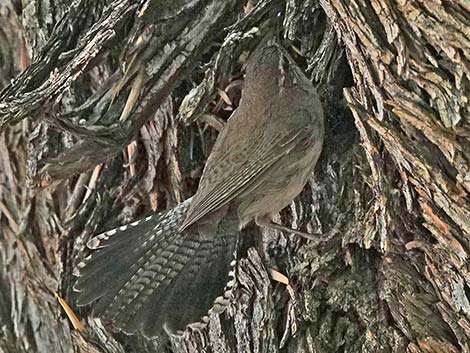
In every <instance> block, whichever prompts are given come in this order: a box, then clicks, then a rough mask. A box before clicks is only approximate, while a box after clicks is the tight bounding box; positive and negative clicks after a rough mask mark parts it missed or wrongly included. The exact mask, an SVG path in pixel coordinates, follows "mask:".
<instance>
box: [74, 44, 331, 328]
mask: <svg viewBox="0 0 470 353" xmlns="http://www.w3.org/2000/svg"><path fill="white" fill-rule="evenodd" d="M323 120H324V119H323V112H322V108H321V103H320V99H319V97H318V95H317V93H316V90H315V89H314V88H313V86H312V84H311V83H310V82H309V81H308V79H307V78H306V77H305V76H304V75H303V74H302V73H301V72H300V70H299V69H298V68H297V66H295V64H294V63H292V62H291V61H290V60H287V59H286V57H285V56H284V55H283V54H282V50H280V48H278V47H276V46H269V47H264V48H259V49H257V50H256V51H255V53H254V54H253V55H252V57H251V58H250V59H249V62H248V64H247V70H246V79H245V85H244V89H243V93H242V98H241V101H240V105H239V107H238V108H237V109H236V111H235V112H234V113H233V115H232V117H231V118H230V119H229V120H228V122H227V124H226V126H225V128H224V129H223V131H222V132H221V133H220V135H219V137H218V139H217V141H216V143H215V145H214V147H213V149H212V152H211V154H210V156H209V158H208V161H207V164H206V167H205V169H204V172H203V175H202V178H201V181H200V185H199V188H198V190H197V192H196V194H195V196H194V197H193V198H192V199H190V200H187V201H185V202H184V203H182V204H180V205H178V206H176V207H175V208H174V209H172V210H169V211H167V212H163V213H161V214H158V215H155V216H150V217H147V218H145V219H143V220H141V221H137V222H134V223H131V224H130V225H126V226H122V227H120V228H117V229H114V230H111V231H108V232H105V233H103V234H100V235H98V236H96V237H95V238H93V239H91V240H90V242H89V247H90V248H92V249H96V251H95V252H93V253H92V255H91V256H90V257H89V259H87V260H85V261H84V262H83V263H82V264H79V266H78V268H79V272H80V273H79V274H78V275H79V276H80V277H79V279H78V280H77V282H76V285H75V288H76V289H77V290H78V291H79V292H80V294H79V297H78V301H77V303H78V304H79V305H85V304H89V303H91V302H93V301H95V300H98V302H97V303H96V305H95V314H98V315H103V316H106V317H108V318H110V319H112V320H114V322H115V326H117V327H119V328H121V329H122V330H123V331H124V332H127V333H132V332H135V331H136V330H139V331H142V332H143V333H144V334H145V335H147V336H150V337H152V336H156V335H159V334H160V333H161V332H162V331H163V329H164V328H166V329H168V330H178V329H183V328H184V326H186V324H188V323H190V322H193V321H195V320H198V319H200V318H201V316H203V315H204V313H206V312H207V311H208V310H209V308H210V307H211V305H213V307H212V309H211V310H219V309H221V308H223V305H224V304H225V303H226V299H227V296H228V295H229V294H230V288H231V286H232V284H233V275H234V273H233V272H232V271H230V272H229V270H230V267H233V266H234V263H233V261H232V263H231V262H230V261H231V259H232V258H233V249H234V248H235V246H236V242H237V239H238V235H239V228H241V227H243V226H244V225H245V224H246V223H247V222H250V221H251V220H253V219H254V220H255V221H256V222H257V223H258V224H261V225H268V226H273V225H272V224H271V223H270V217H271V215H272V214H274V213H277V212H278V211H280V210H281V209H282V208H283V207H285V206H287V205H288V204H289V203H290V202H291V201H292V200H293V199H294V197H295V196H296V195H297V194H299V192H300V191H301V190H302V188H303V187H304V185H305V183H306V182H307V179H308V177H309V176H310V174H311V172H312V170H313V168H314V166H315V163H316V161H317V159H318V157H319V155H320V151H321V147H322V143H323V135H324V129H323V123H324V121H323ZM275 227H280V229H283V230H285V229H286V228H283V227H282V226H279V225H277V226H275ZM287 230H288V231H291V230H289V229H287ZM227 282H228V283H227ZM222 294H223V295H222ZM220 295H222V296H220ZM217 296H220V297H217ZM216 297H217V298H216ZM202 320H203V321H207V318H203V319H202Z"/></svg>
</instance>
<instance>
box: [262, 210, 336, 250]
mask: <svg viewBox="0 0 470 353" xmlns="http://www.w3.org/2000/svg"><path fill="white" fill-rule="evenodd" d="M255 222H256V224H257V225H258V226H261V227H267V228H271V229H276V230H279V231H281V232H286V233H291V234H295V235H299V236H301V237H303V238H305V239H308V240H312V241H315V242H317V243H319V244H320V243H324V242H326V241H328V240H330V239H331V238H332V237H333V236H334V232H328V233H323V234H322V233H306V232H301V231H299V230H295V229H292V228H289V227H286V226H283V225H281V224H277V223H274V222H273V221H271V220H270V219H269V218H268V217H267V216H264V217H257V218H256V220H255Z"/></svg>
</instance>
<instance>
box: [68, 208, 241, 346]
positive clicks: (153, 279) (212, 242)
mask: <svg viewBox="0 0 470 353" xmlns="http://www.w3.org/2000/svg"><path fill="white" fill-rule="evenodd" d="M190 202H191V200H187V201H185V202H183V203H182V204H180V205H178V206H176V207H175V208H173V209H172V210H170V211H167V212H163V213H160V214H157V215H154V216H150V217H147V218H144V219H142V220H140V221H137V222H134V223H131V224H129V225H126V226H122V227H119V228H116V229H114V230H111V231H108V232H105V233H103V234H100V235H98V236H96V237H94V238H93V239H91V240H90V241H89V243H88V246H89V247H90V248H91V249H95V251H94V252H92V254H91V255H90V256H89V257H88V258H87V259H85V261H84V262H83V263H80V264H79V265H78V267H77V268H78V271H77V273H76V275H77V276H78V279H77V281H76V283H75V286H74V289H75V290H76V291H77V292H78V298H77V305H88V304H91V303H93V302H95V301H97V302H96V304H95V305H94V313H95V314H96V315H98V316H104V317H106V318H109V319H111V320H113V321H114V325H115V326H116V327H118V328H119V329H121V330H122V331H124V332H126V333H134V332H135V331H141V332H142V333H143V334H144V335H146V336H148V337H154V336H158V335H160V334H161V333H162V332H163V330H164V329H167V330H168V329H169V330H173V331H176V330H183V329H184V328H185V326H186V325H187V324H190V323H193V322H197V321H199V320H201V318H204V316H205V315H207V312H208V311H209V310H219V311H220V309H221V308H222V307H223V306H224V304H226V301H227V300H226V299H227V297H228V296H229V290H230V287H231V285H232V284H233V275H234V272H233V270H232V268H233V266H234V261H232V260H233V259H234V252H235V249H236V245H237V241H238V234H239V231H238V224H237V222H236V219H235V218H230V217H226V218H224V219H223V220H222V221H221V222H220V224H219V226H218V228H217V231H216V233H215V234H200V233H199V232H197V231H193V232H192V231H190V230H186V231H184V232H182V233H180V232H179V231H178V227H179V226H180V225H181V224H182V222H183V221H184V218H185V215H186V212H187V210H188V208H189V204H190ZM228 282H229V283H228ZM227 283H228V285H227ZM211 307H212V309H211ZM204 320H205V318H204ZM204 320H203V321H204Z"/></svg>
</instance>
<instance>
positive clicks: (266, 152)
mask: <svg viewBox="0 0 470 353" xmlns="http://www.w3.org/2000/svg"><path fill="white" fill-rule="evenodd" d="M284 55H288V54H284ZM284 55H283V54H281V48H280V47H277V46H269V47H264V48H259V49H257V50H256V51H255V53H254V55H253V56H252V57H251V58H250V60H249V62H248V65H247V70H246V80H245V86H244V89H243V95H242V99H241V101H240V106H239V107H238V108H237V109H236V110H235V112H234V113H233V115H232V116H231V117H230V119H229V120H228V122H227V124H226V126H225V128H224V130H223V131H222V132H221V133H220V135H219V137H218V138H217V141H216V143H215V145H214V147H213V149H212V152H211V154H210V156H209V158H208V160H207V163H206V166H205V168H204V172H203V175H202V177H201V181H200V183H199V187H198V190H197V192H196V195H194V197H193V199H192V202H191V205H190V207H189V210H188V214H187V215H186V218H185V220H184V222H183V224H182V225H181V227H180V231H183V230H184V229H186V228H188V227H190V226H191V225H193V224H195V225H196V226H198V223H197V222H198V221H199V220H201V219H204V218H206V220H205V222H204V225H205V228H207V225H208V224H209V225H213V226H216V224H217V221H218V219H220V218H221V217H223V215H224V212H223V210H224V208H225V209H227V208H228V207H233V206H234V205H235V206H236V207H237V209H238V216H239V219H240V227H243V226H244V225H245V224H246V223H248V222H250V221H251V220H253V219H254V220H255V221H256V223H257V224H258V225H264V226H271V225H272V223H271V220H270V218H271V215H273V214H276V213H278V212H279V211H280V210H281V209H283V208H284V207H286V206H287V205H288V204H289V203H290V202H291V201H292V200H293V199H294V198H295V197H296V196H297V195H298V194H299V193H300V191H302V189H303V187H304V186H305V184H306V182H307V180H308V177H309V176H310V175H311V173H312V171H313V168H314V166H315V164H316V162H317V160H318V157H319V155H320V152H321V149H322V145H323V136H324V117H323V110H322V106H321V102H320V98H319V96H318V94H317V92H316V90H315V88H314V87H313V86H312V83H311V82H310V81H309V80H308V79H307V78H306V77H305V75H304V74H303V73H302V72H301V71H300V70H299V69H298V67H297V66H295V64H294V63H293V62H292V60H291V59H290V58H289V59H290V60H288V59H287V58H286V57H285V56H284ZM278 228H281V229H283V230H289V231H290V232H294V233H300V234H301V235H304V233H301V232H297V231H293V230H290V229H288V228H284V227H278Z"/></svg>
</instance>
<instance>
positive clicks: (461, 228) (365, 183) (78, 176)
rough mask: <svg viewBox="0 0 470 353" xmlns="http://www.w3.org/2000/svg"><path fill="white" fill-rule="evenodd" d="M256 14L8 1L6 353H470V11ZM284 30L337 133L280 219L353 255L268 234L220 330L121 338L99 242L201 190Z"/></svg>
mask: <svg viewBox="0 0 470 353" xmlns="http://www.w3.org/2000/svg"><path fill="white" fill-rule="evenodd" d="M256 3H257V4H256ZM244 5H245V4H244V1H239V0H223V1H222V0H175V1H173V2H171V1H159V0H149V1H144V0H141V1H138V0H99V1H96V0H75V1H74V2H73V3H72V4H70V1H65V0H31V1H26V2H25V1H22V2H21V1H18V0H4V1H3V2H2V3H1V4H0V24H1V26H0V89H2V92H0V129H1V130H2V133H1V135H0V166H1V167H0V168H1V169H0V270H1V272H0V276H1V281H0V322H1V325H0V331H1V333H0V353H4V352H5V353H6V352H8V353H14V352H27V351H28V352H40V353H42V352H44V353H45V352H162V351H165V349H167V350H168V351H172V352H173V351H174V352H217V353H218V352H289V353H291V352H298V353H303V352H312V353H313V352H325V353H326V352H328V353H329V352H410V353H431V352H432V353H437V352H467V353H470V343H469V342H470V266H469V263H470V262H469V256H470V207H469V205H470V203H469V192H470V172H469V165H470V164H469V160H470V145H469V137H470V134H469V130H468V128H469V125H470V124H469V117H470V102H469V97H470V95H469V92H470V89H469V88H470V40H469V38H470V5H469V3H468V2H466V1H463V0H461V1H450V0H441V1H437V0H433V1H430V0H413V1H411V0H410V1H404V0H395V1H362V0H348V1H342V0H321V1H319V0H285V1H282V0H271V1H269V0H260V1H251V2H250V5H249V6H248V7H246V8H245V9H244V7H243V6H244ZM255 5H256V6H255ZM244 12H245V13H247V14H246V15H244ZM279 14H280V15H279ZM270 28H276V29H279V30H282V33H283V36H284V37H286V38H288V39H290V40H291V41H292V43H293V44H294V45H295V46H296V47H297V48H298V49H299V50H300V52H302V54H303V56H304V57H305V60H304V64H305V65H304V66H303V68H304V69H305V70H306V72H307V74H308V75H309V76H310V77H311V78H312V81H313V82H314V83H315V84H316V85H317V87H318V89H319V92H320V93H321V96H322V100H323V104H324V110H325V113H326V118H327V136H326V140H325V145H324V149H323V152H322V157H321V160H320V162H319V165H318V166H317V168H316V171H315V176H313V177H312V179H311V180H310V182H309V183H308V185H307V187H306V188H305V189H304V191H303V192H302V194H301V195H300V196H299V197H297V198H296V200H295V201H294V202H293V203H292V204H291V206H290V207H288V208H287V209H285V210H283V211H282V212H281V214H280V216H279V217H280V218H279V220H278V221H281V222H282V223H283V224H290V225H291V226H292V227H294V228H299V229H301V230H304V231H308V232H329V231H332V230H334V231H335V232H334V234H335V236H334V238H333V239H332V240H330V241H327V242H325V243H324V244H322V245H321V246H320V247H318V246H317V247H316V246H313V245H312V244H311V243H310V242H308V241H305V240H303V239H299V238H297V237H295V236H291V235H286V234H281V233H276V232H273V231H266V230H264V229H261V230H260V229H258V228H256V227H254V226H251V227H248V228H247V229H245V230H244V231H243V233H244V237H243V238H244V239H245V240H246V241H245V242H244V243H245V244H244V247H243V249H242V250H241V253H240V254H241V255H240V260H239V262H238V265H237V285H236V289H235V292H234V295H233V298H232V302H231V304H230V305H229V307H228V308H227V310H226V311H225V312H224V313H222V314H219V315H215V314H214V315H212V316H211V317H210V324H209V326H208V327H207V328H205V329H203V330H193V329H187V330H186V331H185V333H184V334H183V336H182V338H176V337H170V341H169V342H164V341H162V340H153V341H152V340H147V339H145V338H144V337H142V336H139V335H135V336H125V335H123V334H121V333H119V332H114V331H113V330H112V326H111V325H108V324H107V323H106V322H102V321H101V320H99V319H97V318H94V317H93V316H91V315H90V313H91V310H90V308H84V309H83V308H77V307H75V305H74V294H73V291H72V285H73V282H74V277H73V274H72V272H73V268H74V267H75V266H76V265H77V263H78V262H79V261H80V260H81V259H83V257H84V256H86V255H87V254H88V252H89V250H88V249H87V248H86V246H85V245H84V244H85V243H86V241H87V240H88V239H89V238H90V237H91V236H92V235H93V234H96V233H99V232H100V231H104V230H107V229H111V228H113V227H116V226H119V225H121V224H125V223H127V222H130V221H132V220H135V219H137V218H141V217H143V216H145V215H147V214H150V213H153V212H156V211H160V210H164V209H167V208H170V207H172V206H174V205H176V204H178V203H179V202H181V201H182V200H184V199H186V198H187V197H189V196H191V195H192V194H193V193H194V192H195V190H196V189H197V185H198V179H199V177H200V175H201V172H202V169H203V167H204V162H205V159H206V158H207V156H208V153H209V151H210V148H211V146H212V144H213V142H214V141H215V138H216V136H217V131H218V130H220V128H221V127H222V126H223V123H224V120H226V119H227V118H228V116H229V115H230V111H231V109H233V108H234V107H235V106H236V103H237V100H238V98H239V93H240V85H239V83H240V79H241V78H242V75H241V73H240V72H241V64H240V62H239V58H240V57H243V56H246V53H248V52H249V51H250V50H251V49H252V48H253V47H254V46H255V45H256V43H258V42H259V41H260V39H261V38H262V36H263V33H265V32H266V31H268V30H269V29H270ZM224 92H225V93H224ZM272 268H275V269H277V271H279V272H281V273H284V274H285V275H286V276H287V277H288V279H289V285H288V286H286V285H285V284H281V283H278V282H276V281H274V280H273V279H272V278H271V275H270V270H271V269H272ZM56 294H57V295H58V296H60V297H62V298H64V299H65V301H66V302H67V303H69V305H70V306H71V307H72V309H73V311H75V313H76V314H77V316H78V317H79V319H80V320H82V322H83V324H84V325H85V330H84V331H79V330H75V329H74V328H73V326H72V324H71V323H70V321H69V319H68V318H67V316H66V315H65V313H64V311H63V310H62V307H61V306H60V305H59V303H58V301H57V299H56ZM156 319H158V318H156Z"/></svg>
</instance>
